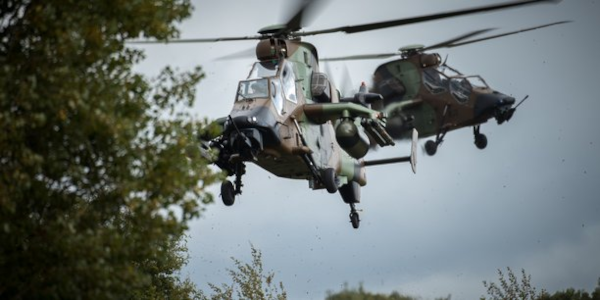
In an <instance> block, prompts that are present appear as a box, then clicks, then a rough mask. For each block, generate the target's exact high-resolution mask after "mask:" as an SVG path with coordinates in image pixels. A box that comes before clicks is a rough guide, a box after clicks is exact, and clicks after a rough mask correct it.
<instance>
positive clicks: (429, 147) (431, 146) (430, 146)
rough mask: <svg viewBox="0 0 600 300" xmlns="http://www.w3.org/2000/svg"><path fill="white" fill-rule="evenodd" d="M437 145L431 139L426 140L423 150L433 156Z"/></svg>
mask: <svg viewBox="0 0 600 300" xmlns="http://www.w3.org/2000/svg"><path fill="white" fill-rule="evenodd" d="M437 146H438V144H436V143H435V142H434V141H432V140H428V141H427V142H425V152H426V153H427V155H429V156H433V155H434V154H435V153H436V152H437Z"/></svg>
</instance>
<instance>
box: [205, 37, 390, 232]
mask: <svg viewBox="0 0 600 300" xmlns="http://www.w3.org/2000/svg"><path fill="white" fill-rule="evenodd" d="M256 54H257V59H258V61H257V62H256V63H254V65H253V67H252V69H251V70H250V72H249V74H248V77H247V78H246V79H244V80H242V81H240V82H239V84H238V89H237V92H236V94H235V97H234V98H235V100H234V103H233V107H232V109H231V112H230V113H229V115H228V116H227V117H226V118H220V119H218V121H217V125H215V126H217V127H219V126H220V128H222V131H221V133H220V135H218V136H216V137H214V138H213V139H211V146H212V147H213V148H216V149H217V150H218V151H219V154H218V156H217V158H216V159H215V164H216V165H217V166H219V167H220V168H221V169H223V170H225V171H226V172H227V173H228V175H230V176H235V184H234V183H231V182H229V181H225V182H224V184H223V186H222V191H221V194H222V197H223V200H224V202H225V203H226V204H227V205H230V204H232V203H233V199H234V197H235V195H237V194H241V186H242V184H241V177H242V175H243V174H244V173H245V163H247V162H252V163H255V164H256V165H258V166H260V167H261V168H263V169H265V170H267V171H268V172H270V173H272V174H274V175H276V176H279V177H284V178H291V179H303V180H308V181H309V187H311V188H312V189H327V190H328V191H329V192H332V193H333V192H336V191H338V190H339V191H340V194H341V195H342V198H343V200H344V201H345V202H347V203H348V204H350V205H351V208H352V213H353V214H356V216H357V213H356V211H355V210H354V204H355V203H358V202H359V199H360V194H359V193H360V190H359V187H361V186H365V185H366V184H367V180H366V176H365V173H366V172H365V166H366V165H367V164H365V162H364V161H363V158H364V156H365V155H366V154H367V152H368V150H369V148H370V147H369V146H370V144H369V140H370V139H371V140H375V141H377V143H378V144H379V145H380V146H382V147H383V146H389V145H394V142H393V140H392V138H391V137H390V136H389V134H388V133H387V132H386V131H385V120H386V118H385V116H384V114H383V113H382V112H380V111H377V110H374V109H371V108H368V107H366V106H363V105H359V104H356V103H351V102H340V100H341V99H340V97H339V92H338V91H337V89H336V87H335V86H334V85H333V84H332V83H331V82H330V81H329V80H328V78H327V76H326V75H325V74H323V73H321V72H319V66H318V55H317V51H316V49H315V48H314V46H312V45H310V44H308V43H304V42H300V41H297V40H285V39H284V40H282V39H276V38H269V39H265V40H262V41H260V42H259V43H258V45H257V49H256ZM365 91H366V89H365ZM363 93H364V91H363ZM378 97H380V96H379V95H378ZM356 218H357V217H354V219H356ZM353 225H354V222H353ZM356 226H358V225H356Z"/></svg>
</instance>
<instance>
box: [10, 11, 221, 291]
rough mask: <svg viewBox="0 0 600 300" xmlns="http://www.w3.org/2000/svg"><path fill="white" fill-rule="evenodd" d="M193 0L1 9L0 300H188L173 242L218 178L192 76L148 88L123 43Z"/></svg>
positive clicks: (169, 32) (171, 77)
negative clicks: (202, 141)
mask: <svg viewBox="0 0 600 300" xmlns="http://www.w3.org/2000/svg"><path fill="white" fill-rule="evenodd" d="M190 13H191V5H190V2H189V0H139V1H117V0H109V1H77V0H55V1H37V0H6V1H1V2H0V127H1V128H2V130H1V131H0V274H2V276H0V298H3V299H5V298H16V299H19V298H27V299H39V298H41V299H56V298H61V299H63V298H64V299H69V298H84V299H110V298H126V297H136V298H149V299H150V298H188V297H191V296H193V295H194V293H195V287H194V286H193V284H191V283H190V282H189V281H181V280H180V279H179V278H178V277H177V271H178V270H179V269H180V268H181V266H182V265H183V264H184V263H185V262H186V260H187V258H186V257H185V251H186V248H185V246H184V245H183V237H184V236H183V234H184V232H185V230H186V229H187V223H188V221H189V220H191V219H193V218H195V217H197V216H198V215H199V213H200V211H201V208H200V205H199V202H203V203H209V202H211V201H212V196H211V195H209V194H206V193H204V187H205V186H206V185H208V184H211V183H212V182H213V181H214V180H215V175H214V174H213V173H212V172H211V171H210V169H208V168H207V167H206V164H207V162H206V161H205V160H204V159H203V158H202V153H201V152H200V149H199V147H198V144H197V132H198V131H199V130H200V129H201V127H202V124H201V123H198V122H195V121H193V120H192V119H191V118H190V116H189V115H186V114H185V113H181V111H185V109H186V108H189V107H190V106H191V105H192V104H193V100H194V99H193V98H194V87H195V85H196V84H197V83H198V82H199V81H200V80H201V79H202V77H203V74H202V72H201V70H200V68H195V69H193V70H191V71H189V72H183V73H179V72H176V71H174V70H172V69H169V68H167V69H165V70H164V71H163V72H161V74H160V75H159V76H158V78H156V79H154V80H151V79H148V78H145V77H144V76H141V75H139V74H135V73H134V72H133V71H132V66H133V65H134V64H135V63H137V62H139V61H140V60H141V59H142V58H143V53H142V52H141V51H139V50H135V49H129V48H127V47H126V46H125V41H126V40H127V39H130V38H135V37H138V36H145V37H154V38H157V39H166V38H172V37H175V36H177V30H176V28H175V27H174V22H177V21H180V20H182V19H183V18H185V17H187V16H189V15H190Z"/></svg>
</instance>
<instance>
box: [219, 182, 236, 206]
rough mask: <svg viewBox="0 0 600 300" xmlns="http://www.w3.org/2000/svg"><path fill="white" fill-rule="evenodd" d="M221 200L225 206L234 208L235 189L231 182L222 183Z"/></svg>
mask: <svg viewBox="0 0 600 300" xmlns="http://www.w3.org/2000/svg"><path fill="white" fill-rule="evenodd" d="M221 198H222V199H223V204H225V206H232V205H233V203H234V202H235V189H234V188H233V183H231V181H229V180H225V181H223V183H221Z"/></svg>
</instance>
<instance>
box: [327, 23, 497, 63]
mask: <svg viewBox="0 0 600 300" xmlns="http://www.w3.org/2000/svg"><path fill="white" fill-rule="evenodd" d="M490 30H492V29H482V30H476V31H472V32H469V33H466V34H463V35H461V36H457V37H455V38H452V39H449V40H447V41H444V42H441V43H438V44H435V45H432V46H428V47H425V48H423V49H421V51H424V50H429V49H434V48H442V47H446V45H449V44H453V43H456V42H458V41H461V40H464V39H468V38H470V37H473V36H475V35H479V34H482V33H485V32H488V31H490ZM396 55H401V52H391V53H379V54H362V55H351V56H340V57H332V58H321V59H320V61H340V60H359V59H381V58H388V57H392V56H396Z"/></svg>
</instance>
